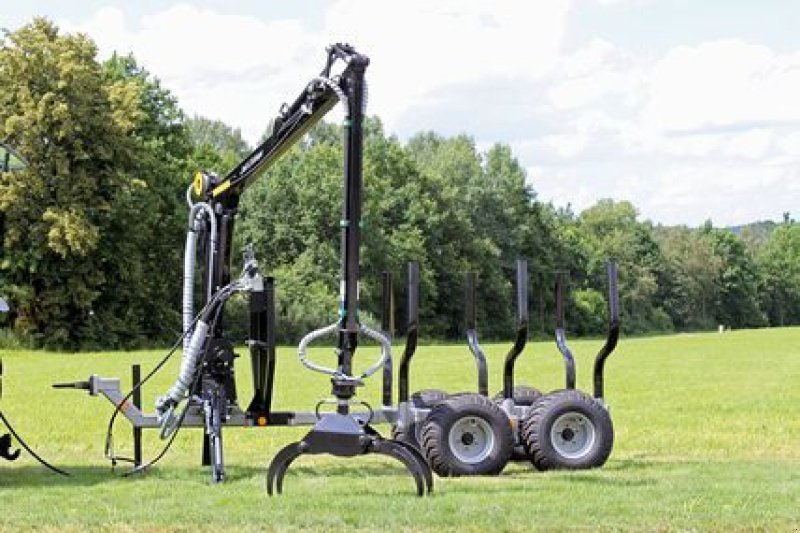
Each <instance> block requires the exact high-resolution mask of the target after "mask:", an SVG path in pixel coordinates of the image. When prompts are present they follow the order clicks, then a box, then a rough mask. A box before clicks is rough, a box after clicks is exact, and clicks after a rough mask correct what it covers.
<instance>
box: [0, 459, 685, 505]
mask: <svg viewBox="0 0 800 533" xmlns="http://www.w3.org/2000/svg"><path fill="white" fill-rule="evenodd" d="M304 459H306V458H302V457H301V458H300V459H298V461H296V462H295V463H294V464H293V465H292V467H291V468H290V469H289V471H288V472H287V486H288V487H290V486H291V485H293V484H294V483H295V482H298V481H302V480H304V479H305V480H308V481H310V482H314V483H317V482H319V481H321V480H329V481H331V482H333V483H338V482H346V481H347V480H351V481H354V480H356V481H357V480H358V479H369V478H379V479H388V478H391V477H396V478H406V477H407V478H409V480H410V479H411V477H410V475H409V473H408V471H407V470H406V469H405V467H404V466H403V465H401V464H400V463H397V462H395V461H392V460H391V459H386V458H383V457H379V456H368V459H364V457H363V456H357V457H353V458H344V457H343V458H328V457H326V459H325V460H324V461H320V460H319V456H308V458H307V459H309V460H310V461H309V462H305V464H304ZM60 466H61V467H62V468H63V469H64V470H66V471H67V472H69V473H70V474H71V476H69V477H66V476H61V475H58V474H55V473H52V472H50V471H48V470H47V469H45V468H44V467H41V466H39V465H24V466H13V465H12V466H7V465H0V489H14V488H25V487H56V488H58V487H80V486H83V487H88V486H94V485H100V484H103V483H112V482H129V483H136V484H139V483H147V482H152V481H170V482H180V483H184V482H185V483H190V484H209V485H210V484H211V483H210V472H209V468H208V467H204V466H201V465H199V464H198V465H197V466H189V465H178V466H176V465H170V464H169V463H168V462H163V463H159V464H158V465H155V466H153V467H151V468H150V469H148V470H146V471H144V472H138V473H135V474H132V475H125V474H126V473H129V472H130V466H128V465H121V466H118V467H117V469H116V470H115V471H112V470H111V469H110V468H109V467H108V466H105V465H103V466H87V465H72V466H69V465H60ZM681 466H684V467H685V466H687V463H686V462H683V461H664V460H652V459H649V458H644V457H641V458H625V459H620V460H616V461H612V462H610V463H608V464H607V465H606V466H605V467H603V468H600V469H595V470H589V471H557V472H547V473H543V472H538V471H536V470H535V469H534V468H533V467H532V466H530V465H526V464H525V463H524V462H520V463H512V464H510V465H509V467H508V468H507V469H506V471H505V472H504V473H503V474H501V475H499V476H486V477H462V478H440V477H438V476H434V484H435V485H436V486H437V487H439V488H440V489H444V490H445V491H446V492H447V493H462V494H481V493H494V494H514V493H520V492H530V491H531V490H536V487H535V486H536V485H539V484H541V486H542V488H547V487H548V486H550V485H551V484H552V483H553V482H565V483H575V484H579V485H585V486H607V487H646V486H653V485H657V484H658V482H659V478H660V473H663V472H664V471H669V470H673V469H675V468H676V467H681ZM266 471H267V469H266V465H265V464H261V465H255V466H247V465H229V466H228V467H227V468H226V480H225V481H226V483H249V482H252V481H256V482H257V483H259V484H261V483H262V482H263V481H264V480H265V476H266ZM648 474H649V475H648ZM532 485H534V486H532ZM363 489H364V490H363V491H362V490H360V489H357V490H356V491H354V495H356V494H361V493H362V492H363V494H364V495H371V496H374V495H375V492H374V491H373V490H370V489H369V488H368V487H367V486H365V487H363Z"/></svg>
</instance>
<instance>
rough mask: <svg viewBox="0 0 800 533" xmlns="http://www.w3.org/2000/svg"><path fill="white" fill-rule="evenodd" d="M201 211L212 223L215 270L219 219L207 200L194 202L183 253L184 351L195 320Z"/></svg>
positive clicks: (210, 255)
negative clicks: (195, 289)
mask: <svg viewBox="0 0 800 533" xmlns="http://www.w3.org/2000/svg"><path fill="white" fill-rule="evenodd" d="M201 211H203V212H204V213H205V215H206V216H207V217H208V220H209V223H210V225H211V240H210V241H211V250H208V251H207V254H208V272H214V256H215V252H216V248H217V220H216V218H215V217H214V211H213V210H212V209H211V206H210V205H208V204H207V203H205V202H198V203H196V204H192V207H191V209H190V210H189V228H188V230H187V232H186V247H185V249H184V253H183V300H182V302H183V303H182V307H181V312H182V313H181V314H182V316H183V332H184V333H186V335H184V337H183V351H184V352H186V351H187V350H188V348H189V342H190V340H191V335H190V334H189V329H190V328H191V324H192V321H193V320H194V274H195V269H196V266H197V257H196V256H197V232H198V231H200V230H202V228H203V222H204V221H203V217H201V216H200V212H201ZM210 300H211V287H210V286H209V292H208V294H206V301H210Z"/></svg>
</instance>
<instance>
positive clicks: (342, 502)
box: [0, 328, 800, 531]
mask: <svg viewBox="0 0 800 533" xmlns="http://www.w3.org/2000/svg"><path fill="white" fill-rule="evenodd" d="M571 345H572V347H573V350H574V351H575V352H576V354H577V356H578V375H579V380H578V383H579V387H581V388H587V389H588V388H589V385H590V382H591V376H590V370H591V360H592V357H593V355H594V353H595V352H596V351H597V349H598V348H599V346H600V342H599V341H574V342H573V343H572V344H571ZM507 348H508V346H506V345H499V344H497V345H488V346H485V349H486V352H487V356H488V357H489V369H490V372H491V373H492V376H491V381H490V384H491V388H492V389H493V390H497V389H498V388H499V386H500V370H501V368H502V363H501V361H502V358H503V356H504V354H505V352H506V350H507ZM398 353H399V350H398ZM359 354H360V355H361V359H360V360H361V361H362V362H366V359H368V358H369V357H371V356H372V355H373V354H372V353H369V354H368V353H366V351H365V352H363V353H362V352H359ZM242 355H243V357H242V358H241V359H240V360H239V362H238V366H237V374H238V384H239V387H240V390H239V395H240V399H241V401H242V403H247V401H249V398H250V394H251V393H250V376H249V361H248V360H247V356H246V354H245V353H244V351H242ZM160 356H161V354H160V353H158V352H127V353H123V352H116V353H106V354H99V353H98V354H53V353H44V352H6V353H4V354H3V359H4V363H5V373H6V375H5V378H4V397H3V398H2V400H0V408H2V410H3V412H4V413H5V414H6V416H8V417H9V418H10V419H11V421H12V423H14V424H15V426H16V428H17V430H18V431H19V432H20V433H21V434H22V435H23V436H24V437H25V438H26V439H27V440H28V441H29V443H30V444H31V445H32V446H33V447H34V448H35V449H36V450H38V451H39V452H40V453H41V454H42V455H44V456H45V457H46V458H47V459H49V460H50V461H51V462H53V463H55V464H57V465H59V466H61V467H63V468H65V469H67V470H69V471H71V472H72V473H73V474H74V475H73V476H72V477H70V478H62V477H60V476H56V475H53V474H51V473H49V472H48V471H46V470H45V469H44V468H42V467H40V466H39V465H38V464H36V463H35V462H34V461H33V460H32V459H31V458H30V457H29V456H27V455H25V456H24V457H23V458H20V459H19V460H18V461H16V462H15V463H6V462H2V463H0V529H1V530H8V531H19V530H25V529H37V530H48V529H52V530H75V531H86V530H98V531H127V530H147V531H162V530H185V531H196V530H215V531H219V530H229V531H263V530H309V529H310V530H338V531H341V530H370V531H377V530H407V531H444V530H458V531H513V530H519V531H522V530H524V531H531V530H567V529H582V530H604V531H607V530H646V531H653V530H664V531H671V530H702V531H707V530H716V531H731V530H734V531H737V530H768V531H800V387H798V385H800V328H784V329H772V330H756V331H734V332H728V333H725V334H722V335H720V334H717V333H713V334H711V333H709V334H696V335H675V336H664V337H652V338H635V339H623V340H622V342H621V343H620V347H619V349H618V351H617V353H615V354H614V355H613V356H612V358H611V359H610V360H609V362H608V365H607V384H606V393H607V396H608V400H609V402H610V404H611V413H612V417H613V419H614V424H615V430H616V443H615V448H614V451H613V452H612V455H611V458H610V460H609V461H608V463H607V464H606V466H605V467H604V468H602V469H599V470H592V471H583V472H552V473H539V472H535V471H534V470H533V469H532V467H531V466H530V465H528V464H525V463H518V464H511V465H509V467H508V468H506V470H505V472H504V473H503V474H502V475H501V476H499V477H496V478H460V479H459V478H454V479H450V478H447V479H443V478H437V479H436V480H435V483H436V486H435V492H434V494H433V495H432V496H431V497H429V498H417V497H416V496H414V495H413V494H414V491H413V486H412V481H411V478H410V477H409V476H407V475H406V474H405V471H404V470H403V469H402V467H401V466H399V463H398V464H395V463H393V462H391V461H390V460H386V461H384V460H383V459H380V458H373V457H363V458H356V459H352V460H343V459H336V458H328V457H319V456H316V457H310V458H302V459H300V460H299V461H298V462H296V463H295V466H294V467H293V468H292V470H290V472H289V474H288V475H287V478H286V486H285V493H284V495H283V496H280V497H275V498H269V497H268V496H267V495H266V492H265V490H264V473H265V467H266V464H267V463H268V462H269V460H270V459H271V458H272V456H273V455H274V454H275V453H276V452H277V451H278V449H279V448H280V447H281V446H283V445H284V444H286V443H288V442H289V441H291V440H295V439H297V438H298V437H299V436H300V435H301V434H302V433H304V432H305V431H306V429H302V428H274V429H229V430H227V431H226V433H225V439H226V443H225V444H226V446H225V451H226V465H227V475H228V479H227V481H226V483H225V484H224V485H221V486H211V485H210V484H209V482H208V473H207V472H206V470H205V469H204V468H201V467H200V466H199V460H200V448H201V440H200V439H201V435H200V432H199V431H198V430H185V431H184V432H183V433H182V434H181V435H180V436H179V437H178V439H177V441H176V444H175V446H174V448H173V450H172V451H171V452H170V454H169V455H167V456H166V457H165V458H164V459H163V460H162V462H160V463H159V464H158V465H156V467H155V468H154V469H153V470H151V471H150V472H149V473H147V474H146V475H144V476H137V477H133V478H120V477H115V475H114V474H113V473H112V472H111V470H110V467H109V465H108V463H107V462H106V461H105V460H104V459H103V440H104V435H105V428H106V424H107V421H108V417H109V415H110V414H111V411H112V406H111V405H110V404H108V403H107V402H106V401H105V400H103V399H100V398H91V397H89V396H88V395H87V394H86V393H85V392H83V391H62V390H53V389H51V388H50V384H52V383H54V382H57V381H73V380H80V379H86V378H87V377H88V375H89V374H91V373H97V374H100V375H103V376H107V377H110V376H119V377H121V378H122V379H123V384H127V383H128V380H129V375H130V369H129V368H130V364H131V363H134V362H140V363H142V364H143V367H144V369H145V370H146V369H148V368H149V367H150V366H152V365H153V364H154V363H155V362H156V361H157V360H158V359H159V358H160ZM312 356H313V357H315V358H317V359H325V358H327V359H328V361H330V360H331V358H332V355H331V352H330V350H319V351H312ZM178 364H179V361H178V358H177V357H175V360H174V361H171V363H170V364H169V365H168V367H167V369H166V370H165V372H163V373H162V374H161V375H160V376H158V377H157V378H156V379H154V380H153V382H152V384H148V385H147V386H146V388H145V390H144V398H145V406H146V407H147V410H148V411H151V410H152V404H153V400H154V398H155V397H156V396H157V395H158V394H161V393H162V392H163V391H164V390H165V389H166V387H168V386H169V385H170V383H171V381H172V380H173V379H174V378H175V375H176V372H177V367H178ZM415 364H416V366H415V367H414V368H413V370H412V387H413V389H414V390H416V389H419V388H425V387H439V388H444V389H447V390H450V391H460V390H466V389H474V387H475V383H474V382H475V378H474V375H475V366H474V363H473V362H472V361H471V360H470V356H469V355H468V351H467V349H466V347H465V346H435V347H427V348H421V349H420V350H419V351H418V355H417V358H416V359H415ZM518 367H519V374H518V375H519V379H518V381H519V382H523V381H525V382H528V383H529V384H532V385H535V386H538V387H540V388H543V389H546V390H550V389H554V388H559V387H561V386H563V383H562V382H563V375H562V370H561V366H560V358H559V357H558V356H557V352H556V351H555V346H554V345H552V344H549V343H548V344H546V343H533V344H532V345H529V346H528V349H527V351H526V352H525V354H524V355H523V357H522V358H521V359H520V363H519V365H518ZM328 389H329V386H328V383H327V380H326V379H325V377H324V376H319V375H315V374H312V373H310V372H308V371H305V370H303V369H302V368H301V367H300V365H299V363H298V362H297V359H296V355H295V351H294V349H292V348H291V347H289V348H283V349H281V350H279V368H278V384H277V391H276V397H275V407H276V408H278V409H297V410H310V409H311V408H312V407H313V405H314V404H315V403H316V400H317V399H318V398H320V397H321V396H323V395H325V394H327V392H328ZM379 390H380V383H379V381H378V380H377V379H375V380H372V381H370V382H369V383H368V386H367V387H366V389H365V390H363V391H362V392H361V396H362V397H364V398H365V399H367V400H373V401H374V402H375V403H378V402H377V398H378V395H379ZM379 429H382V430H384V432H386V433H388V428H386V427H379ZM3 432H4V431H2V428H0V433H3ZM129 435H130V429H129V426H128V425H127V423H126V422H125V421H120V422H119V423H118V424H117V427H116V438H115V444H116V447H117V449H118V451H119V452H125V451H129V450H130V436H129ZM160 446H161V444H160V441H158V440H157V439H156V437H155V435H154V434H152V433H150V434H148V436H147V438H146V440H145V455H146V456H148V457H149V456H152V455H153V454H155V453H156V452H157V451H158V449H159V448H160ZM122 468H123V469H124V468H125V466H123V467H122Z"/></svg>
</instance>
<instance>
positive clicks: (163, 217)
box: [0, 19, 188, 348]
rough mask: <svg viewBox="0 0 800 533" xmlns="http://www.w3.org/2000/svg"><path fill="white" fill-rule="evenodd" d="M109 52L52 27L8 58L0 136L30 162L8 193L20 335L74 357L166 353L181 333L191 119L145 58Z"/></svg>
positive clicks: (6, 266) (3, 54)
mask: <svg viewBox="0 0 800 533" xmlns="http://www.w3.org/2000/svg"><path fill="white" fill-rule="evenodd" d="M96 52H97V51H96V47H95V45H94V44H93V43H92V42H91V41H90V40H89V39H88V38H87V37H85V36H83V35H61V34H59V31H58V29H57V28H56V27H55V25H53V24H52V23H51V22H49V21H47V20H45V19H35V20H34V21H33V22H32V23H31V24H29V25H27V26H25V27H23V28H21V29H20V30H18V31H16V32H14V33H11V34H7V35H6V36H5V38H4V39H3V42H2V47H0V72H2V76H0V126H1V127H2V132H0V136H2V137H3V138H5V139H7V140H8V141H9V142H10V143H12V144H13V145H14V146H16V147H17V148H18V149H19V151H20V153H21V154H23V155H24V156H25V158H26V159H27V160H28V161H29V163H30V166H29V167H28V168H27V169H26V170H24V171H22V172H20V173H16V174H14V175H10V174H3V175H2V180H1V181H0V213H2V216H1V217H2V220H3V223H2V224H0V227H2V230H3V231H2V235H1V236H0V237H2V240H3V249H2V258H1V260H0V284H2V285H3V286H4V290H5V291H7V292H8V293H9V295H10V296H11V299H12V302H13V304H14V307H15V309H16V316H15V317H13V326H14V327H15V328H17V329H18V330H20V331H23V332H29V333H32V334H35V335H36V336H37V337H38V338H39V339H40V340H41V342H43V343H46V344H48V345H53V346H60V347H67V348H76V347H81V346H99V345H103V346H131V345H137V344H140V343H142V342H144V341H150V342H152V340H153V339H154V338H163V336H164V334H165V327H167V326H166V325H167V324H168V323H169V322H170V319H171V318H173V317H174V318H175V321H174V324H175V326H174V327H175V329H177V324H178V323H179V322H178V321H177V314H176V313H175V312H174V311H173V312H172V313H170V312H169V311H167V309H168V308H169V309H175V308H176V306H175V305H174V304H175V299H176V297H172V298H171V297H170V295H171V294H172V293H173V288H175V287H177V284H176V283H175V282H174V280H175V278H177V277H178V276H176V275H175V274H174V273H175V272H177V271H178V268H179V265H180V258H179V255H180V252H179V251H175V248H176V246H175V241H174V238H175V236H176V234H177V232H176V230H177V231H178V232H179V231H180V230H179V228H180V227H181V225H182V224H177V222H176V221H177V219H176V212H177V206H178V203H179V202H180V198H181V195H180V193H179V189H178V188H177V186H178V181H177V180H178V178H177V174H178V173H181V174H182V173H183V172H184V171H185V168H184V166H185V165H184V163H183V161H184V160H185V157H186V150H185V148H188V143H186V141H185V137H184V136H183V133H182V131H183V130H182V124H181V123H180V119H181V115H180V112H179V110H178V109H177V106H176V105H175V102H174V99H172V98H171V97H170V96H169V94H168V92H166V91H164V90H163V89H161V88H160V87H159V86H158V84H157V82H154V81H153V80H151V79H149V78H148V76H147V75H146V73H145V72H144V71H142V70H141V69H138V67H137V66H136V65H135V62H134V61H133V60H132V58H119V57H115V58H112V60H111V61H110V62H108V63H107V64H106V65H101V64H99V63H98V62H97V60H96ZM180 188H181V189H182V188H183V186H182V185H181V187H180ZM178 248H179V247H178ZM174 292H175V294H176V296H177V290H175V291H174Z"/></svg>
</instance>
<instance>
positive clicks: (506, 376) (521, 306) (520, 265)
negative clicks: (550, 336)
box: [503, 259, 528, 398]
mask: <svg viewBox="0 0 800 533" xmlns="http://www.w3.org/2000/svg"><path fill="white" fill-rule="evenodd" d="M527 342H528V262H527V261H525V260H524V259H518V260H517V335H516V337H515V339H514V345H513V346H512V347H511V350H509V352H508V354H506V359H505V365H504V366H503V398H513V397H514V364H515V363H516V361H517V357H519V354H521V353H522V350H524V349H525V344H526V343H527Z"/></svg>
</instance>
